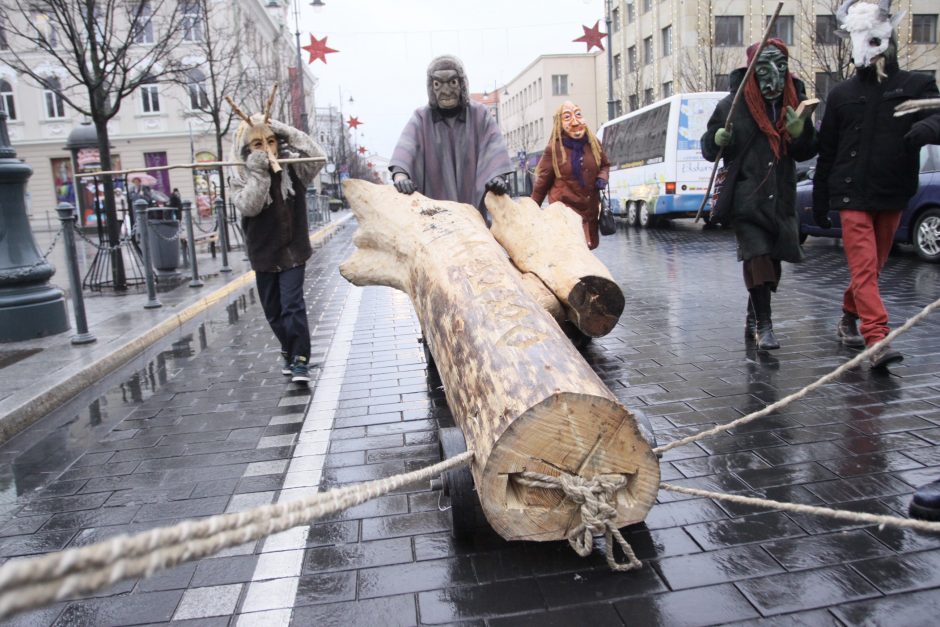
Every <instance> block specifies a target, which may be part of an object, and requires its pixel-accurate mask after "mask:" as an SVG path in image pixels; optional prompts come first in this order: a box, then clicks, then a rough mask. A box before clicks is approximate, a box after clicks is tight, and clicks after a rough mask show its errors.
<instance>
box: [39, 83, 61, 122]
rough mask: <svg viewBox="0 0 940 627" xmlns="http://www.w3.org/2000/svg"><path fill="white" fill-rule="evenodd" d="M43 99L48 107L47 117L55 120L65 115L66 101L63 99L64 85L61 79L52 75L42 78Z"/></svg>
mask: <svg viewBox="0 0 940 627" xmlns="http://www.w3.org/2000/svg"><path fill="white" fill-rule="evenodd" d="M42 87H43V91H42V100H43V103H44V104H45V107H46V118H48V119H50V120H54V119H57V118H64V117H65V101H64V100H62V86H61V84H60V83H59V79H58V78H56V77H54V76H50V77H48V78H44V79H42Z"/></svg>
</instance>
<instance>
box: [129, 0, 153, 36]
mask: <svg viewBox="0 0 940 627" xmlns="http://www.w3.org/2000/svg"><path fill="white" fill-rule="evenodd" d="M135 8H136V9H137V12H135V13H132V14H131V19H132V20H134V24H133V27H132V28H133V31H134V43H135V44H152V43H154V38H153V7H151V6H150V3H149V2H141V3H140V4H138V5H137V7H135ZM135 17H136V19H134V18H135Z"/></svg>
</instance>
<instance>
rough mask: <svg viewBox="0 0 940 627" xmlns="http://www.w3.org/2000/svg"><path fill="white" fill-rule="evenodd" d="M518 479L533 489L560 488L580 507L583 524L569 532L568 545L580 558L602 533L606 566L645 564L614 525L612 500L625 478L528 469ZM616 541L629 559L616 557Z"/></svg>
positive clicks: (632, 567)
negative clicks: (590, 476) (611, 478)
mask: <svg viewBox="0 0 940 627" xmlns="http://www.w3.org/2000/svg"><path fill="white" fill-rule="evenodd" d="M517 481H518V482H519V483H520V484H521V485H524V486H527V487H530V488H542V489H545V490H561V491H562V493H563V494H564V495H565V498H566V499H568V500H569V501H571V502H572V503H575V504H576V505H578V506H580V509H581V524H579V525H578V526H577V527H575V528H574V529H572V530H571V533H569V534H568V544H570V545H571V548H573V549H574V551H575V553H577V554H578V555H580V556H581V557H587V556H588V555H590V554H591V551H592V549H593V547H594V536H599V535H603V536H604V539H605V540H606V547H605V557H606V558H607V566H609V567H610V569H611V570H615V571H620V572H623V571H628V570H635V569H637V568H642V567H643V562H641V561H640V560H639V559H637V556H636V553H634V552H633V547H631V546H630V543H629V542H627V541H626V539H625V538H624V537H623V535H622V534H621V533H620V530H619V529H617V527H615V526H614V524H613V521H614V520H615V519H616V518H617V508H616V507H614V506H613V505H612V503H614V502H615V500H616V498H617V490H620V489H621V488H624V487H626V485H627V478H626V477H620V479H619V480H617V481H612V480H610V479H608V478H606V477H604V476H596V477H594V478H593V479H585V478H584V477H582V476H580V475H572V474H568V473H562V474H561V475H559V476H557V477H556V476H554V475H546V474H543V473H540V472H531V471H526V472H523V473H521V474H520V476H519V478H518V479H517ZM614 540H616V541H617V544H619V545H620V548H621V549H623V554H624V555H625V556H626V558H627V561H626V562H618V561H617V559H616V558H615V557H614Z"/></svg>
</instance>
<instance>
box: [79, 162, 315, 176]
mask: <svg viewBox="0 0 940 627" xmlns="http://www.w3.org/2000/svg"><path fill="white" fill-rule="evenodd" d="M277 162H278V163H282V164H284V163H326V157H298V158H296V159H278V160H277ZM243 165H245V163H244V162H243V161H206V162H204V163H178V164H176V165H159V166H153V167H142V168H131V169H129V170H108V171H107V172H83V173H81V174H76V175H75V176H76V178H86V177H92V176H102V175H104V174H112V175H114V174H130V173H131V172H158V171H160V170H177V169H180V168H189V169H191V170H196V169H202V168H206V169H209V168H221V167H223V166H243Z"/></svg>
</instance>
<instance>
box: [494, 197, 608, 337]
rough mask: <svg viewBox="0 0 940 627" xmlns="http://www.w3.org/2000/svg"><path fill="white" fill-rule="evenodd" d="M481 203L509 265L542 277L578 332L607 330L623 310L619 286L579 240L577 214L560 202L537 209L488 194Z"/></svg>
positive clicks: (525, 201)
mask: <svg viewBox="0 0 940 627" xmlns="http://www.w3.org/2000/svg"><path fill="white" fill-rule="evenodd" d="M485 202H486V208H487V209H488V210H489V212H490V215H491V216H492V218H493V226H492V232H493V237H495V238H496V241H498V242H499V243H500V244H501V245H502V247H503V248H505V249H506V252H508V253H509V257H510V258H511V259H512V262H513V264H515V265H516V267H517V268H519V270H521V271H522V272H531V273H533V274H535V275H536V276H538V277H539V278H540V279H542V281H543V282H544V283H545V285H547V286H548V288H549V289H550V290H551V291H552V292H553V293H554V294H555V296H556V297H557V298H558V300H559V301H561V303H562V305H563V306H564V308H565V312H566V313H567V316H568V319H569V320H571V322H573V323H574V324H575V326H577V327H578V328H579V329H581V331H582V332H583V333H585V334H586V335H589V336H591V337H601V336H602V335H607V334H608V333H610V332H611V330H612V329H613V328H614V326H616V324H617V321H618V320H619V319H620V314H622V313H623V308H624V305H625V301H624V297H623V291H622V290H621V289H620V286H619V285H617V283H616V281H614V278H613V276H611V274H610V271H609V270H608V269H607V266H605V265H604V264H603V263H602V262H601V261H600V260H599V259H598V258H597V257H595V256H594V253H592V252H591V251H590V250H589V249H588V247H587V244H585V242H584V230H583V229H582V227H581V217H580V216H578V214H576V213H575V212H574V211H572V210H571V209H569V208H568V207H566V206H565V205H563V204H562V203H560V202H556V203H552V204H550V205H549V206H548V207H546V208H545V209H542V208H540V207H539V206H538V205H537V204H535V201H533V200H532V199H531V198H520V199H519V202H515V201H513V199H512V198H510V197H509V196H507V195H502V196H497V195H495V194H492V193H489V194H487V195H486V199H485Z"/></svg>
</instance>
